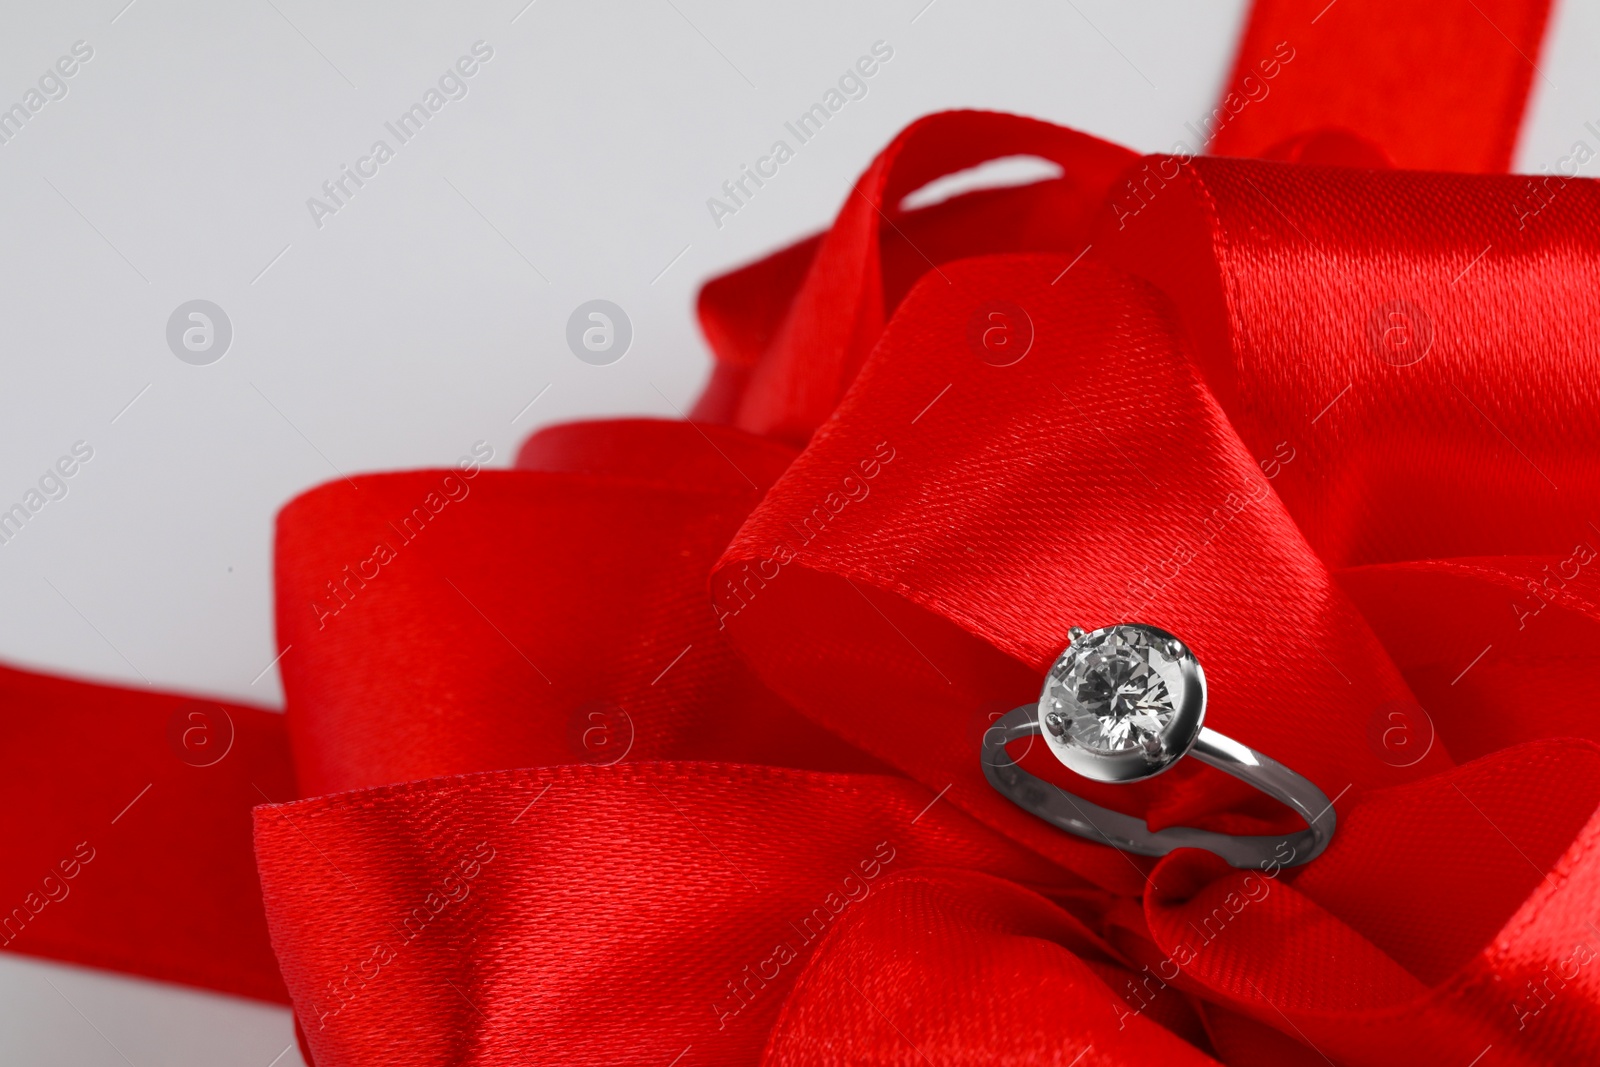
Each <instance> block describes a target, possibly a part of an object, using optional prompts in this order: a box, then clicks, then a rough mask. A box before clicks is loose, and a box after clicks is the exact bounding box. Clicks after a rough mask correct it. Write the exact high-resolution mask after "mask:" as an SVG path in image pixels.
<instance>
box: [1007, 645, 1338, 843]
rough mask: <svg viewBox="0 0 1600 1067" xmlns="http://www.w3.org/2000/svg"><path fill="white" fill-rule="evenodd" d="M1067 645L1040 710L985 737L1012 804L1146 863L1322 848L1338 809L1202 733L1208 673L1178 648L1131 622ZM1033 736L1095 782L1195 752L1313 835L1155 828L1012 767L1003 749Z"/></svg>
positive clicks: (1156, 767)
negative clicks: (1179, 852)
mask: <svg viewBox="0 0 1600 1067" xmlns="http://www.w3.org/2000/svg"><path fill="white" fill-rule="evenodd" d="M1068 638H1069V640H1070V641H1071V643H1070V644H1069V645H1067V648H1066V650H1065V651H1064V652H1062V653H1061V655H1060V656H1059V657H1058V658H1057V659H1056V661H1055V663H1054V665H1052V666H1051V668H1050V672H1049V673H1048V674H1047V675H1046V676H1045V682H1044V691H1043V692H1042V693H1041V694H1040V695H1039V703H1038V704H1037V705H1033V704H1024V705H1023V706H1022V707H1020V708H1017V709H1016V710H1014V711H1010V712H1007V713H1006V714H1005V715H1004V716H1002V717H1001V718H1000V720H999V721H998V722H996V723H995V724H994V725H993V726H992V727H990V728H989V730H988V731H987V732H986V733H985V734H984V736H983V773H984V776H985V777H987V778H988V779H989V783H990V784H991V785H993V786H994V787H995V788H996V789H998V790H999V791H1000V792H1001V793H1003V794H1005V796H1006V797H1007V798H1008V799H1009V800H1011V801H1012V802H1013V803H1015V804H1016V805H1018V806H1019V807H1021V808H1023V809H1024V810H1026V811H1029V812H1031V813H1033V814H1034V815H1037V816H1039V817H1040V818H1041V819H1044V820H1045V821H1047V822H1049V823H1051V824H1052V825H1054V826H1058V827H1060V828H1061V829H1063V830H1066V831H1067V832H1069V833H1073V834H1077V835H1078V836H1079V837H1087V838H1089V839H1090V840H1092V841H1099V842H1102V843H1104V844H1107V845H1111V846H1112V847H1114V848H1119V849H1122V850H1123V851H1125V852H1136V853H1138V854H1140V855H1143V856H1164V855H1166V854H1167V853H1168V852H1171V851H1172V850H1173V849H1178V848H1203V849H1206V850H1207V851H1209V852H1214V853H1216V854H1217V855H1218V856H1221V857H1222V858H1223V859H1224V860H1225V861H1227V862H1228V863H1229V864H1230V865H1232V866H1234V867H1241V868H1244V867H1262V868H1264V867H1267V866H1270V865H1272V864H1274V863H1276V864H1277V865H1279V866H1283V867H1292V866H1296V865H1298V864H1302V863H1307V862H1309V861H1311V860H1313V859H1315V858H1316V857H1317V856H1318V855H1319V854H1320V853H1321V852H1322V850H1323V849H1324V848H1327V847H1328V842H1329V841H1330V840H1332V838H1333V827H1334V811H1333V805H1332V804H1331V803H1330V802H1329V800H1328V797H1327V795H1326V794H1325V793H1323V792H1322V790H1320V789H1318V788H1317V787H1316V786H1315V785H1313V784H1312V783H1311V782H1309V781H1307V780H1306V779H1305V778H1303V777H1301V776H1300V775H1298V774H1296V773H1295V772H1293V771H1291V770H1290V769H1289V768H1287V767H1285V766H1284V765H1283V764H1281V763H1278V762H1277V761H1276V760H1273V759H1270V758H1269V757H1267V756H1263V755H1262V754H1261V753H1259V752H1257V751H1256V750H1255V749H1253V748H1249V747H1247V746H1245V745H1241V744H1240V743H1239V742H1237V741H1234V740H1233V739H1231V738H1228V737H1224V736H1223V735H1222V734H1219V733H1217V732H1216V731H1215V730H1210V729H1207V728H1206V727H1205V726H1204V725H1203V723H1204V721H1205V716H1206V676H1205V672H1204V671H1202V670H1201V669H1200V662H1199V661H1198V660H1196V659H1195V657H1194V653H1193V652H1191V651H1190V650H1189V647H1188V646H1187V645H1185V644H1184V643H1183V642H1182V641H1181V640H1179V639H1178V638H1177V637H1175V636H1173V635H1172V634H1170V633H1168V632H1167V631H1165V630H1161V629H1158V628H1156V627H1154V626H1147V625H1145V624H1144V623H1138V622H1129V623H1122V624H1120V625H1117V626H1107V627H1104V628H1102V629H1099V630H1095V631H1093V632H1092V633H1085V632H1084V631H1083V630H1081V629H1079V628H1078V627H1073V628H1072V629H1071V630H1070V631H1068ZM1035 734H1039V735H1043V737H1044V739H1045V743H1046V744H1047V745H1048V746H1049V748H1050V751H1051V753H1052V754H1053V755H1054V756H1055V757H1056V759H1058V760H1060V761H1061V762H1062V763H1063V764H1064V765H1065V766H1066V767H1067V768H1068V769H1069V770H1071V771H1074V772H1075V773H1077V774H1081V775H1083V777H1085V778H1091V779H1093V780H1095V781H1097V782H1137V781H1140V780H1142V779H1145V778H1150V777H1153V776H1154V775H1157V774H1160V773H1161V772H1162V771H1164V770H1166V769H1168V768H1169V767H1171V766H1172V765H1173V764H1175V763H1177V762H1178V761H1179V760H1181V759H1182V758H1183V757H1184V756H1188V755H1192V756H1194V758H1195V759H1198V760H1199V761H1200V762H1202V763H1208V764H1210V765H1211V766H1213V767H1215V768H1217V769H1218V770H1220V771H1223V772H1225V773H1227V774H1231V775H1233V776H1234V777H1235V778H1237V779H1239V780H1240V781H1242V782H1247V783H1249V784H1250V785H1252V786H1254V787H1255V788H1257V789H1259V790H1261V791H1262V792H1263V793H1266V794H1267V795H1268V796H1271V797H1274V798H1276V799H1277V800H1281V801H1282V802H1283V803H1285V804H1287V805H1289V807H1291V808H1293V809H1294V810H1295V811H1296V812H1297V813H1298V814H1299V815H1300V817H1301V818H1303V819H1304V820H1305V821H1306V825H1307V826H1308V827H1309V829H1306V830H1301V831H1299V832H1297V833H1292V834H1288V835H1286V836H1281V835H1272V836H1254V837H1252V836H1244V835H1235V834H1220V833H1214V832H1212V831H1210V830H1200V829H1196V828H1194V827H1188V826H1175V827H1169V828H1168V829H1165V830H1151V829H1150V828H1149V827H1148V826H1146V825H1145V821H1144V820H1143V819H1141V818H1139V817H1137V816H1134V815H1124V814H1122V813H1121V812H1117V811H1112V810H1111V809H1109V808H1103V807H1100V806H1099V805H1098V804H1092V803H1090V802H1089V801H1087V800H1084V799H1083V798H1082V797H1078V796H1074V795H1073V794H1071V793H1069V792H1067V791H1066V790H1064V789H1062V788H1060V787H1059V786H1056V785H1053V784H1051V783H1049V782H1046V781H1045V780H1043V779H1042V778H1038V777H1035V776H1034V775H1032V774H1029V773H1028V772H1027V771H1025V770H1023V769H1022V768H1021V767H1019V766H1017V764H1016V763H1015V762H1014V761H1013V760H1012V758H1011V756H1010V754H1009V753H1007V751H1006V745H1008V744H1010V743H1011V742H1012V741H1016V740H1018V739H1020V738H1024V737H1031V736H1033V735H1035Z"/></svg>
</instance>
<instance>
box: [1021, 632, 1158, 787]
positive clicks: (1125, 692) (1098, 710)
mask: <svg viewBox="0 0 1600 1067" xmlns="http://www.w3.org/2000/svg"><path fill="white" fill-rule="evenodd" d="M1181 651H1182V650H1181V647H1180V646H1178V645H1177V643H1176V642H1175V641H1173V640H1171V639H1170V638H1168V637H1166V636H1164V635H1161V634H1159V633H1155V632H1152V631H1151V630H1149V629H1147V628H1145V627H1141V626H1111V627H1107V628H1106V629H1104V630H1097V631H1095V632H1094V633H1091V634H1087V635H1085V636H1083V637H1080V638H1078V639H1077V640H1076V641H1074V642H1073V643H1072V645H1071V646H1070V647H1069V648H1068V649H1067V650H1066V651H1065V652H1063V653H1062V654H1061V657H1060V658H1059V659H1057V660H1056V662H1055V665H1054V666H1053V667H1051V668H1050V674H1049V676H1048V677H1047V678H1046V680H1045V686H1044V692H1043V694H1042V695H1041V696H1040V698H1039V710H1040V712H1041V718H1042V719H1043V722H1044V725H1045V729H1046V730H1047V731H1049V734H1050V735H1051V736H1050V740H1051V741H1052V742H1054V743H1056V744H1063V743H1065V744H1075V745H1077V746H1080V747H1083V748H1087V749H1089V750H1090V751H1092V752H1101V753H1107V754H1109V753H1114V752H1128V751H1132V750H1135V749H1143V750H1144V751H1146V752H1148V753H1150V754H1151V755H1152V756H1154V755H1156V754H1158V753H1160V752H1161V751H1162V749H1163V748H1164V747H1165V741H1164V738H1163V734H1164V731H1165V730H1166V728H1167V724H1168V723H1170V722H1171V721H1172V717H1173V716H1174V715H1176V714H1177V701H1176V700H1175V698H1174V690H1179V691H1181V689H1182V684H1183V683H1182V681H1181V674H1180V668H1179V664H1178V657H1179V655H1180V654H1181Z"/></svg>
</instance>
